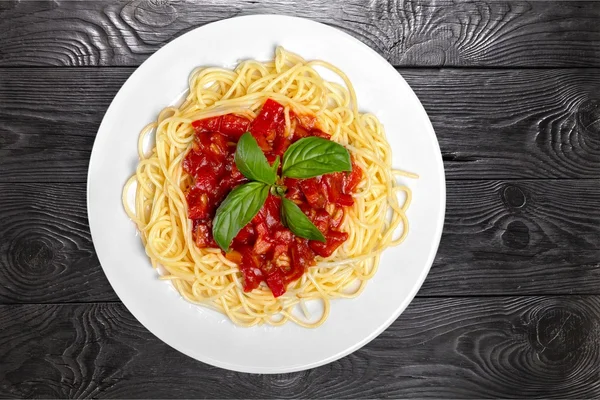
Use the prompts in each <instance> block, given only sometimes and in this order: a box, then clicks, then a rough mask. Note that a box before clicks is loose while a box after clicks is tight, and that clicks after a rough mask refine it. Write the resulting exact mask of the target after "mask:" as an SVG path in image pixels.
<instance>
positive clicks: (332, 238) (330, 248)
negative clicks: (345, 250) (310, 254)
mask: <svg viewBox="0 0 600 400" xmlns="http://www.w3.org/2000/svg"><path fill="white" fill-rule="evenodd" d="M325 239H326V240H327V242H325V243H323V242H318V241H316V240H311V241H310V244H309V245H310V248H311V249H312V251H314V252H315V253H316V254H318V255H320V256H321V257H329V256H330V255H332V254H333V252H334V251H335V249H337V248H338V247H340V245H341V244H342V243H344V242H345V241H346V240H348V234H347V233H346V232H337V231H331V232H329V234H327V236H325Z"/></svg>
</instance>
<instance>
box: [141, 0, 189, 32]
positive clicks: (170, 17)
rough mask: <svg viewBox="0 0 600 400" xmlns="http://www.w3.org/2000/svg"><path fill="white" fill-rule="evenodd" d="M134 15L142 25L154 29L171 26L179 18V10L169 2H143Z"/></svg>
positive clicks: (159, 0)
mask: <svg viewBox="0 0 600 400" xmlns="http://www.w3.org/2000/svg"><path fill="white" fill-rule="evenodd" d="M133 15H134V17H135V19H137V20H138V21H140V22H141V23H142V24H144V25H148V26H153V27H163V26H167V25H170V24H172V23H173V22H174V21H175V20H176V19H177V17H178V13H177V9H175V7H173V6H172V5H171V4H170V1H169V0H143V1H141V2H140V3H139V4H138V5H137V7H136V9H135V11H134V13H133Z"/></svg>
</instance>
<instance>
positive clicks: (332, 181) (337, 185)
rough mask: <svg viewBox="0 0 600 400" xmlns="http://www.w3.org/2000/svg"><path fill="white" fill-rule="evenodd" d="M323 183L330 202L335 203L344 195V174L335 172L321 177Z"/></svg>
mask: <svg viewBox="0 0 600 400" xmlns="http://www.w3.org/2000/svg"><path fill="white" fill-rule="evenodd" d="M321 182H322V184H323V185H324V189H325V191H326V193H327V200H329V202H330V203H335V202H336V201H337V199H338V197H340V194H342V190H343V187H344V173H343V172H334V173H331V174H325V175H323V176H322V177H321Z"/></svg>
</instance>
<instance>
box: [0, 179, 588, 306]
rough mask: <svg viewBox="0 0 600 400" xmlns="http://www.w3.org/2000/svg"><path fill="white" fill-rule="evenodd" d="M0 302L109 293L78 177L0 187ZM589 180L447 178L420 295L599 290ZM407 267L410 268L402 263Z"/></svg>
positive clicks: (66, 299) (101, 298)
mask: <svg viewBox="0 0 600 400" xmlns="http://www.w3.org/2000/svg"><path fill="white" fill-rule="evenodd" d="M0 193H2V196H0V265H1V266H2V268H0V282H2V285H0V304H1V303H5V304H6V303H9V304H12V303H22V302H25V303H33V302H39V303H54V302H73V301H86V302H89V301H105V300H116V296H115V294H114V292H113V291H112V289H111V288H110V286H109V284H108V282H107V281H106V279H105V277H104V274H103V272H102V270H101V268H100V265H99V263H98V260H97V258H96V256H95V252H94V248H93V245H92V242H91V238H90V234H89V230H88V229H89V228H88V226H87V218H86V198H85V185H83V184H77V185H72V184H0ZM598 204H600V187H599V186H598V182H597V181H595V180H575V181H571V180H559V181H554V180H550V181H520V180H517V181H488V182H481V181H454V182H449V183H448V189H447V217H446V224H445V226H444V235H443V237H442V241H441V244H440V247H439V250H438V254H437V258H436V260H435V262H434V265H433V267H432V269H431V271H430V273H429V276H428V278H427V280H426V281H425V284H424V286H423V288H422V289H421V291H420V292H419V295H420V296H476V295H490V294H577V293H580V294H600V209H599V208H598ZM402 268H409V266H402Z"/></svg>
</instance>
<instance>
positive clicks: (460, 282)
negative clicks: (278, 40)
mask: <svg viewBox="0 0 600 400" xmlns="http://www.w3.org/2000/svg"><path fill="white" fill-rule="evenodd" d="M255 13H280V14H290V15H297V16H303V17H308V18H312V19H314V20H317V21H320V22H324V23H327V24H330V25H333V26H336V27H338V28H340V29H342V30H344V31H346V32H348V33H350V34H352V35H354V36H355V37H357V38H358V39H360V40H361V41H363V42H364V43H366V44H367V45H369V46H370V47H372V48H373V49H375V50H376V51H378V52H379V53H380V54H381V55H382V56H383V57H385V58H386V59H387V60H389V62H390V63H392V64H393V65H395V66H396V67H397V69H398V72H399V73H401V74H402V76H403V77H404V78H405V79H406V80H407V81H408V83H409V84H410V85H411V87H412V88H413V90H414V91H415V92H416V93H417V95H418V97H419V98H420V100H421V102H422V103H423V105H424V107H425V109H426V110H427V112H428V114H429V116H430V118H431V121H432V123H433V126H434V128H435V131H436V133H437V136H438V139H439V141H440V146H441V149H442V154H443V158H444V165H445V169H446V178H447V180H448V182H447V192H448V200H447V215H446V222H445V226H444V235H443V238H442V242H441V245H440V248H439V251H438V255H437V258H436V260H435V263H434V265H433V267H432V269H431V272H430V274H429V277H428V278H427V281H426V282H425V284H424V285H423V287H422V289H421V291H420V292H419V294H418V296H417V298H416V299H415V300H414V301H413V302H412V304H411V305H410V306H409V307H408V309H407V310H406V311H405V312H404V313H403V314H402V316H400V318H398V320H397V321H396V322H395V323H394V324H393V325H392V326H391V327H390V328H389V329H388V330H387V331H385V332H384V333H383V334H381V336H379V337H378V338H377V339H375V340H374V341H373V342H371V343H370V344H368V345H367V346H365V347H364V348H362V349H361V350H359V351H357V352H355V353H354V354H352V355H349V356H347V357H345V358H343V359H341V360H339V361H336V362H334V363H331V364H329V365H326V366H323V367H320V368H317V369H314V370H311V371H305V372H301V373H292V374H282V375H262V376H261V375H247V374H241V373H235V372H230V371H225V370H222V369H218V368H214V367H211V366H208V365H205V364H202V363H200V362H197V361H195V360H193V359H191V358H188V357H186V356H184V355H182V354H180V353H178V352H177V351H175V350H173V349H171V348H170V347H168V346H167V345H165V344H163V343H162V342H160V341H159V340H158V339H157V338H155V337H154V336H153V335H152V334H151V333H149V332H148V331H147V330H146V329H145V328H144V327H142V326H141V325H140V324H139V323H138V322H137V321H136V320H135V319H134V318H133V317H132V315H131V314H130V313H129V312H128V311H127V309H126V308H125V307H124V306H123V304H122V303H121V302H120V301H119V299H118V298H117V296H116V295H115V293H114V292H113V290H112V289H111V287H110V285H109V284H108V282H107V280H106V278H105V276H104V273H103V272H102V269H101V267H100V265H99V263H98V259H97V257H96V255H95V253H94V248H93V246H92V241H91V238H90V232H89V228H88V222H87V217H86V192H85V190H86V189H85V188H86V174H87V166H88V160H89V157H90V152H91V149H92V144H93V141H94V137H95V135H96V131H97V129H98V126H99V124H100V121H101V119H102V117H103V115H104V112H105V111H106V109H107V107H108V105H109V103H110V101H111V100H112V98H113V96H114V95H115V94H116V92H117V91H118V89H119V87H120V86H121V85H122V84H123V82H124V81H125V80H126V79H127V77H129V75H130V74H131V73H132V72H133V71H134V70H135V67H136V66H138V65H139V64H140V63H142V62H143V61H144V60H145V59H146V58H147V57H148V56H150V55H151V54H152V53H154V52H155V51H156V50H157V49H159V48H160V47H161V46H163V45H164V44H165V43H167V42H169V41H170V40H171V39H173V38H175V37H177V36H179V35H181V34H182V33H184V32H186V31H189V30H191V29H193V28H195V27H197V26H201V25H203V24H205V23H208V22H212V21H216V20H220V19H223V18H228V17H233V16H237V15H246V14H255ZM324 40H326V38H324ZM598 67H600V3H594V2H583V1H556V2H549V1H530V2H522V1H493V0H488V1H469V2H461V1H458V0H455V1H445V0H440V1H431V2H430V1H420V0H414V1H413V0H407V1H394V0H389V1H386V0H369V1H367V0H348V1H343V2H342V1H339V2H338V1H333V0H309V1H306V2H302V1H300V0H298V1H297V2H295V1H292V0H262V1H254V0H238V1H235V2H233V1H232V2H227V1H224V0H203V1H199V2H195V3H193V2H187V1H168V0H155V1H146V0H145V1H139V0H138V1H133V2H128V3H123V2H114V1H93V2H85V1H48V2H37V1H22V2H18V1H1V2H0V397H259V398H263V397H461V398H463V397H469V398H481V397H525V396H535V397H563V398H564V397H571V398H572V397H576V398H583V397H596V398H597V397H599V396H600V69H599V68H598ZM124 267H126V266H124Z"/></svg>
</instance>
